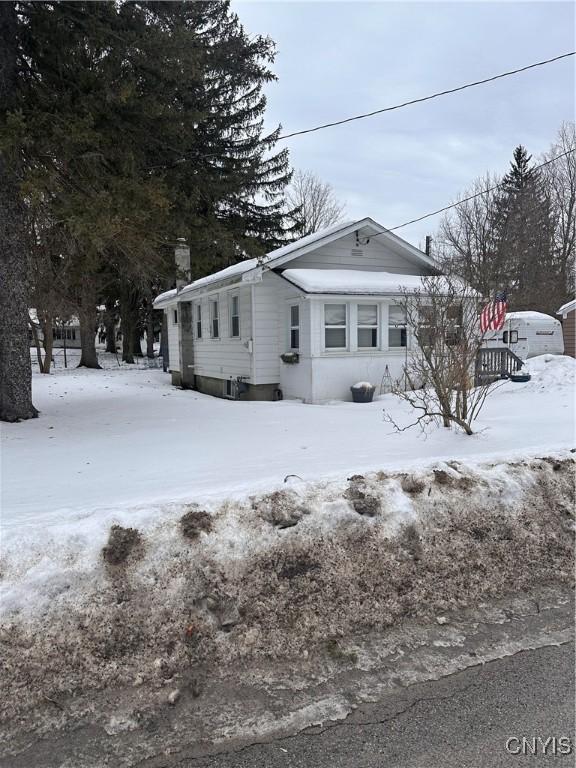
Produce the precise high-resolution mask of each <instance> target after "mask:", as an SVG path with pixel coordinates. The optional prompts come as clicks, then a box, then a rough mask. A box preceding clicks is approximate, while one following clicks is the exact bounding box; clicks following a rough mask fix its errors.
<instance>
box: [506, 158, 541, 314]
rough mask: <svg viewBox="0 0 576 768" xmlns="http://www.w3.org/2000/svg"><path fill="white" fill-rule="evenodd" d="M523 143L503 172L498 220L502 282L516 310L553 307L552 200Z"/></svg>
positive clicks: (512, 306)
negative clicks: (506, 170) (508, 167)
mask: <svg viewBox="0 0 576 768" xmlns="http://www.w3.org/2000/svg"><path fill="white" fill-rule="evenodd" d="M530 161H531V156H530V155H529V154H528V152H527V151H526V149H525V148H524V147H523V146H518V147H517V148H516V149H515V150H514V155H513V160H512V162H511V164H510V170H509V171H508V173H507V174H506V175H505V176H504V179H503V190H502V194H501V195H500V199H499V204H498V209H499V215H498V224H497V243H498V245H497V253H498V260H499V262H500V264H502V265H503V273H502V275H501V279H502V286H501V287H502V288H507V289H508V291H509V294H510V305H511V308H512V309H514V310H540V311H543V312H551V311H554V310H555V307H553V306H552V304H553V302H554V299H553V298H552V295H553V290H552V286H553V283H554V276H555V263H554V247H553V234H554V227H553V221H552V217H551V211H550V201H549V199H548V197H547V194H546V189H545V186H544V183H543V180H542V178H541V175H540V173H539V171H538V170H536V169H534V168H533V167H532V166H531V164H530Z"/></svg>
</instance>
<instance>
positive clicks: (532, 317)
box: [506, 311, 558, 325]
mask: <svg viewBox="0 0 576 768" xmlns="http://www.w3.org/2000/svg"><path fill="white" fill-rule="evenodd" d="M506 320H523V321H524V322H527V323H529V322H532V323H553V324H554V325H556V323H558V320H556V318H554V317H552V316H551V315H545V314H544V312H532V311H525V312H508V313H507V314H506Z"/></svg>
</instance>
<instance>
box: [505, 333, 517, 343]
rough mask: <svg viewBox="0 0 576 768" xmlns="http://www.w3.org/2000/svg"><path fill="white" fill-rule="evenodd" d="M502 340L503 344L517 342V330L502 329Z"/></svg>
mask: <svg viewBox="0 0 576 768" xmlns="http://www.w3.org/2000/svg"><path fill="white" fill-rule="evenodd" d="M502 341H503V342H504V344H517V343H518V331H504V333H503V334H502Z"/></svg>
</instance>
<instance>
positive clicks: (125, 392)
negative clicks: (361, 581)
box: [1, 355, 576, 539]
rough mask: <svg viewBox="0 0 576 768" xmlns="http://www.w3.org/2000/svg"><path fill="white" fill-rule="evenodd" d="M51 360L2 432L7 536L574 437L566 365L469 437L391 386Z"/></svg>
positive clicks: (509, 395)
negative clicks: (416, 409) (213, 392)
mask: <svg viewBox="0 0 576 768" xmlns="http://www.w3.org/2000/svg"><path fill="white" fill-rule="evenodd" d="M114 365H116V368H115V369H114V368H108V369H106V370H103V371H91V370H86V369H79V370H76V369H71V368H69V369H67V370H63V369H58V370H57V372H56V373H55V374H53V375H50V376H43V375H41V374H35V375H34V402H35V404H36V406H37V407H38V408H39V410H40V418H39V419H36V420H33V421H28V422H24V423H21V424H7V425H4V426H3V428H2V454H1V458H2V526H3V528H4V534H5V536H6V537H7V538H8V539H10V538H12V536H13V535H17V534H18V532H21V531H22V530H23V529H25V530H26V529H27V530H26V535H27V536H29V535H33V531H36V532H38V530H39V529H42V528H44V527H45V526H49V525H51V524H53V523H54V524H58V523H66V524H70V523H72V521H74V520H86V518H90V519H91V521H92V522H94V523H97V521H98V519H99V517H102V522H104V519H106V522H105V524H107V523H108V522H109V519H110V513H112V512H113V513H117V514H119V513H120V512H122V517H123V519H124V520H127V518H129V517H130V516H131V515H135V516H138V517H139V518H141V517H146V510H150V509H151V508H153V507H156V506H157V505H159V504H162V503H164V502H175V501H207V500H216V499H222V498H225V497H227V496H232V497H234V496H241V495H245V494H246V493H248V492H255V491H261V490H264V489H266V488H270V487H274V486H279V485H281V484H282V483H283V480H284V478H285V477H286V476H287V475H291V474H293V475H298V476H299V477H300V478H302V479H303V480H304V481H312V480H314V481H316V480H318V479H323V478H328V477H341V476H343V475H345V474H346V473H348V474H349V473H352V472H358V471H362V472H365V471H369V470H378V469H399V468H408V467H413V466H415V465H423V464H431V463H433V462H434V461H436V460H449V459H455V458H456V459H459V460H473V461H474V460H481V459H486V458H487V457H500V458H504V457H512V456H516V455H522V456H525V455H530V454H534V453H540V454H542V453H544V452H545V451H550V450H558V449H562V448H572V447H573V446H574V374H575V370H576V361H574V360H573V359H572V358H569V357H563V356H550V355H547V356H543V357H541V358H535V359H534V360H532V361H530V370H531V372H532V380H531V381H530V382H528V383H526V384H517V383H511V382H507V383H505V384H504V385H502V386H501V387H500V389H498V391H496V392H495V393H494V394H493V395H492V397H491V398H490V399H489V400H488V401H487V404H486V406H485V410H484V411H483V412H482V414H481V417H480V421H479V422H478V423H477V425H476V427H477V430H478V431H477V433H476V434H475V435H473V436H472V437H468V436H466V435H464V434H462V433H460V432H458V431H452V430H446V429H443V428H433V429H432V430H430V431H429V432H428V433H427V434H426V435H423V434H422V433H421V432H420V430H419V429H417V428H415V429H411V430H408V431H405V432H400V433H395V432H394V430H393V428H392V427H391V426H390V424H389V423H387V422H386V421H385V420H384V418H383V412H384V410H385V411H387V412H388V413H391V414H392V415H393V416H394V418H395V419H396V420H397V421H398V422H400V423H402V424H408V423H409V422H410V420H411V414H410V412H409V411H408V410H407V407H406V406H405V405H403V404H401V403H399V402H398V401H397V400H396V399H395V398H394V396H392V395H385V396H382V397H381V398H379V399H378V400H377V401H376V402H373V403H371V404H365V405H364V404H362V405H361V404H354V403H334V404H330V405H323V406H317V405H304V404H302V403H299V402H290V401H284V402H280V403H265V402H259V403H246V402H232V401H227V400H221V399H217V398H213V397H209V396H205V395H201V394H198V393H196V392H192V391H182V390H178V389H175V388H174V387H172V386H171V385H170V379H169V376H168V375H167V374H164V373H162V371H159V370H142V369H138V370H134V369H132V370H130V369H127V368H118V366H117V364H116V362H115V361H114Z"/></svg>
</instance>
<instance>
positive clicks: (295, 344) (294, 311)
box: [290, 304, 300, 349]
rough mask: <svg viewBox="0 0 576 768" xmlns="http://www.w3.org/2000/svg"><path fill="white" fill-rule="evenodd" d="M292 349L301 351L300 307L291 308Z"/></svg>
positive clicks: (296, 305)
mask: <svg viewBox="0 0 576 768" xmlns="http://www.w3.org/2000/svg"><path fill="white" fill-rule="evenodd" d="M290 349H300V307H299V306H298V304H295V305H294V306H292V307H290Z"/></svg>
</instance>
